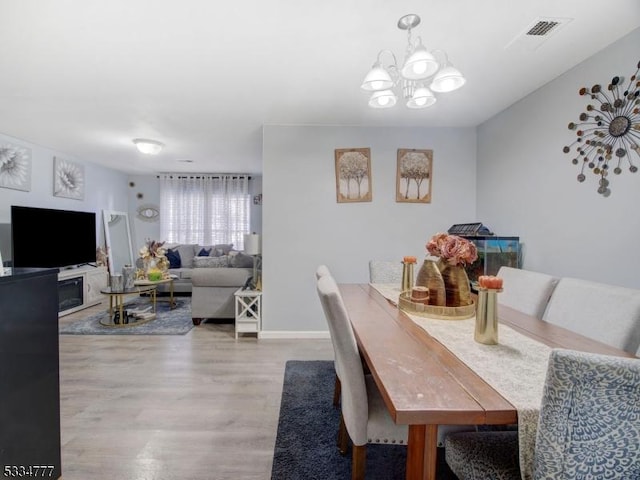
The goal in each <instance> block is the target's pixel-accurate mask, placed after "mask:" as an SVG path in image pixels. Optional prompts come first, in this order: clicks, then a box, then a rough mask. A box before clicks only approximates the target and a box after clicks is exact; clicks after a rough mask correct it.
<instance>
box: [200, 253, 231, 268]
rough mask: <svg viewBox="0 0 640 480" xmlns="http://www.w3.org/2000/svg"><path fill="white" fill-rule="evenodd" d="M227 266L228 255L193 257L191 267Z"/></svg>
mask: <svg viewBox="0 0 640 480" xmlns="http://www.w3.org/2000/svg"><path fill="white" fill-rule="evenodd" d="M228 266H229V257H227V256H226V255H223V256H221V257H194V258H193V268H226V267H228Z"/></svg>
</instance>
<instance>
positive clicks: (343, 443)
mask: <svg viewBox="0 0 640 480" xmlns="http://www.w3.org/2000/svg"><path fill="white" fill-rule="evenodd" d="M348 449H349V433H348V432H347V427H346V425H345V424H344V417H343V416H342V414H340V426H339V427H338V451H339V452H340V455H346V454H347V450H348Z"/></svg>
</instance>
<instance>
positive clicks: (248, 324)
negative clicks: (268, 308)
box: [234, 288, 262, 339]
mask: <svg viewBox="0 0 640 480" xmlns="http://www.w3.org/2000/svg"><path fill="white" fill-rule="evenodd" d="M234 296H235V298H236V339H237V338H238V334H239V333H255V334H256V336H257V335H259V332H260V328H261V325H260V324H261V323H262V292H261V291H260V290H242V289H241V288H240V289H238V290H236V293H234Z"/></svg>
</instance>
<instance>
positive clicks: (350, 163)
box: [335, 148, 372, 203]
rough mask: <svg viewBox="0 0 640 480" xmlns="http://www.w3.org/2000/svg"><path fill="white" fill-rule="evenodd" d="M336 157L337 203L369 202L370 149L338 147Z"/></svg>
mask: <svg viewBox="0 0 640 480" xmlns="http://www.w3.org/2000/svg"><path fill="white" fill-rule="evenodd" d="M335 158H336V196H337V201H338V203H345V202H370V201H371V198H372V194H371V149H369V148H339V149H336V150H335Z"/></svg>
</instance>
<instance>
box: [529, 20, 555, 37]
mask: <svg viewBox="0 0 640 480" xmlns="http://www.w3.org/2000/svg"><path fill="white" fill-rule="evenodd" d="M558 25H560V22H551V21H540V22H538V23H536V24H535V25H534V26H533V27H531V28H530V29H529V31H528V32H527V33H526V35H537V36H542V35H546V34H547V33H549V32H550V31H551V30H553V29H554V28H555V27H557V26H558Z"/></svg>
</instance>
